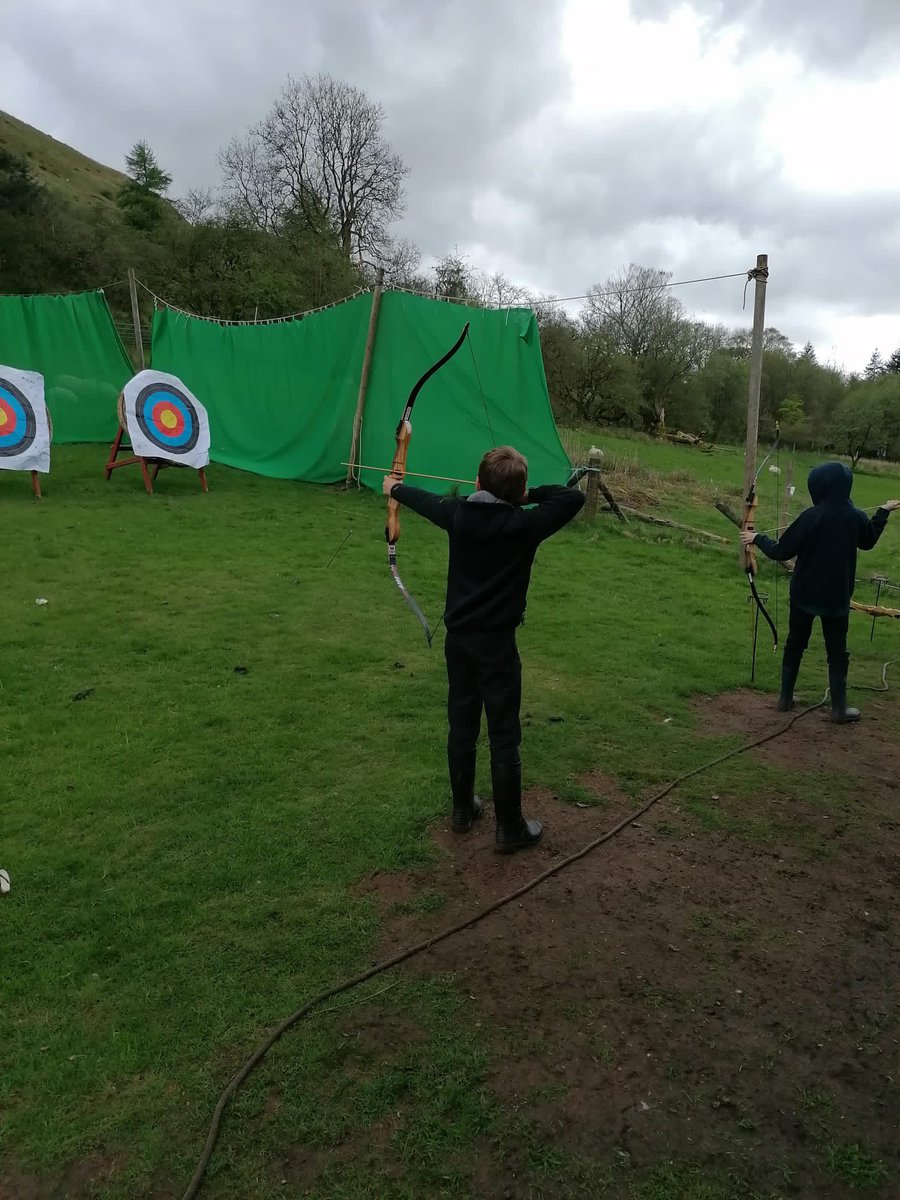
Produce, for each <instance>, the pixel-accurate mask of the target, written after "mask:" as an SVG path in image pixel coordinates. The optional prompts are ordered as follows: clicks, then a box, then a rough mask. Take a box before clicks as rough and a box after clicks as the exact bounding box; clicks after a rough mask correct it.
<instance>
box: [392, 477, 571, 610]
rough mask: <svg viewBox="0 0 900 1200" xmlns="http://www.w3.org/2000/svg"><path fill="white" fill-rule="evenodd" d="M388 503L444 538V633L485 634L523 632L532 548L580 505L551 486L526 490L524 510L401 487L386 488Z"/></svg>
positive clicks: (565, 490)
mask: <svg viewBox="0 0 900 1200" xmlns="http://www.w3.org/2000/svg"><path fill="white" fill-rule="evenodd" d="M391 496H392V497H393V499H395V500H399V501H400V503H401V504H405V505H406V506H407V507H408V508H411V509H412V510H413V511H414V512H417V513H419V515H420V516H423V517H427V519H428V520H429V521H432V522H433V523H434V524H435V525H439V526H440V527H441V529H445V530H446V531H447V535H448V539H449V542H450V566H449V570H448V572H447V602H446V609H445V611H444V623H445V625H446V626H447V631H448V632H449V633H490V632H493V631H500V630H508V629H514V628H515V627H516V626H517V625H521V624H522V621H523V619H524V616H525V600H526V594H527V592H528V584H529V581H530V579H531V565H532V563H533V562H534V556H535V554H536V553H537V548H538V546H539V545H540V544H541V542H542V541H544V539H545V538H548V537H550V535H551V534H554V533H556V532H557V530H559V529H562V527H563V525H565V524H567V523H568V522H569V521H571V520H572V518H573V517H574V516H575V515H576V513H578V512H579V510H580V509H581V507H582V505H583V504H584V495H583V494H582V493H581V492H579V491H578V490H577V489H576V488H568V487H560V486H556V485H552V484H551V485H548V486H546V487H536V488H531V489H530V491H529V493H528V505H529V507H525V506H522V505H516V504H507V503H506V502H505V501H503V500H497V499H496V497H494V496H489V495H488V494H487V493H476V496H475V497H470V498H469V499H467V500H461V499H451V498H447V497H443V496H434V495H432V493H431V492H425V491H422V489H421V488H416V487H410V486H408V485H407V484H405V483H399V484H397V485H396V487H394V488H392V489H391ZM482 497H483V498H482Z"/></svg>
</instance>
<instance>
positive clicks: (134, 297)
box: [128, 267, 144, 371]
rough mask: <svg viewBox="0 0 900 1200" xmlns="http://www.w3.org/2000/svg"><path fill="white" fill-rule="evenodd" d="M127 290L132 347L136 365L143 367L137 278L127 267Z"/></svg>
mask: <svg viewBox="0 0 900 1200" xmlns="http://www.w3.org/2000/svg"><path fill="white" fill-rule="evenodd" d="M128 290H129V292H130V293H131V319H132V321H133V322H134V348H135V350H136V351H137V356H138V366H139V367H140V369H141V370H142V371H143V369H144V335H143V334H142V333H141V309H140V306H139V304H138V294H137V280H136V279H135V277H134V271H133V270H132V269H131V267H129V268H128Z"/></svg>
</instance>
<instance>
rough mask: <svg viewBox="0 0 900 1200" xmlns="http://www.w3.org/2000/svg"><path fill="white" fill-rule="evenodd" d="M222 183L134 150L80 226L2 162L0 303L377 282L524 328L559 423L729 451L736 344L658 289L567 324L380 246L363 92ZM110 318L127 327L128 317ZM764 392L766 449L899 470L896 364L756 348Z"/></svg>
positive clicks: (398, 188)
mask: <svg viewBox="0 0 900 1200" xmlns="http://www.w3.org/2000/svg"><path fill="white" fill-rule="evenodd" d="M219 163H220V167H221V171H222V178H221V182H220V185H219V187H218V189H217V190H216V191H213V190H211V189H206V190H194V191H191V192H189V193H187V195H185V196H183V197H180V198H178V199H171V198H170V197H169V195H168V192H169V188H170V186H171V182H172V180H171V176H170V175H169V174H168V173H167V172H166V171H165V170H164V168H163V167H162V166H161V165H160V164H159V163H158V161H157V159H156V157H155V155H154V153H153V151H152V149H151V148H150V147H149V146H148V145H147V144H146V143H145V142H142V141H140V142H138V143H137V144H136V145H135V146H134V148H133V149H132V151H131V153H130V154H129V155H128V156H127V158H126V163H125V165H126V169H127V172H128V175H127V178H126V180H125V182H124V183H123V184H122V185H121V187H120V188H119V190H118V192H117V193H116V194H115V196H114V197H112V199H113V200H114V202H115V203H114V204H111V203H106V204H101V203H99V202H97V203H95V204H93V205H92V206H84V205H81V206H79V205H78V204H77V203H76V202H75V201H73V200H69V199H65V198H63V197H61V196H58V195H56V194H53V193H50V192H49V191H47V190H46V189H45V188H43V187H41V186H40V184H38V182H37V181H36V180H35V178H34V176H33V174H32V171H31V168H30V164H29V163H28V162H27V160H24V159H19V158H17V157H16V156H14V155H12V154H10V153H9V152H8V151H5V150H3V149H0V290H2V291H5V292H42V291H65V290H78V289H81V288H90V287H95V286H97V285H98V283H99V284H103V283H105V282H107V281H110V280H113V279H121V278H123V277H124V276H125V274H126V273H127V269H128V268H129V267H133V268H134V269H135V271H136V272H137V273H138V275H139V276H140V277H141V278H142V279H144V280H145V281H146V282H147V283H148V285H149V286H150V287H152V288H153V289H154V290H155V291H158V292H159V293H160V294H161V295H163V296H165V297H166V299H168V300H171V301H172V303H174V304H176V305H179V306H181V307H184V308H186V309H190V310H192V311H196V312H199V313H202V314H206V315H211V316H218V317H222V318H228V319H232V320H252V319H254V318H256V319H266V318H268V317H275V316H281V315H283V314H285V313H289V312H298V311H302V310H304V309H308V308H314V307H318V306H320V305H324V304H328V303H330V302H331V301H333V300H337V299H340V298H341V297H343V296H346V295H348V294H350V293H351V292H352V291H354V290H355V289H356V288H357V287H360V286H365V285H367V284H371V282H372V280H373V278H374V272H375V269H376V266H380V267H381V268H382V269H383V270H384V272H385V278H386V282H387V284H388V285H390V286H397V287H406V288H410V289H412V290H414V291H418V292H422V293H424V294H426V295H430V296H434V297H437V298H442V299H452V300H457V301H460V302H464V303H473V304H482V305H488V306H499V307H506V306H520V305H524V306H528V307H531V308H533V309H534V311H535V312H536V314H537V319H538V325H539V328H540V334H541V346H542V350H543V356H544V365H545V370H546V374H547V384H548V388H549V391H550V397H551V401H552V403H553V408H554V411H555V413H556V415H557V417H558V418H559V419H561V420H565V421H569V422H578V423H584V424H590V425H597V424H607V425H618V426H623V427H631V428H637V429H642V430H645V431H647V432H650V433H655V432H660V431H662V430H664V429H667V428H668V429H676V428H677V429H681V430H684V431H687V432H691V433H696V434H700V435H701V436H703V437H704V438H705V439H706V440H708V441H712V442H727V441H733V442H739V441H740V440H741V439H742V437H743V432H744V422H745V414H746V399H747V386H748V371H749V351H750V334H749V330H747V329H729V328H727V327H725V326H724V325H718V324H711V323H709V322H705V321H699V320H696V319H694V318H692V317H691V316H690V315H689V314H688V313H687V311H686V310H685V308H684V306H683V304H682V302H681V299H680V298H679V296H678V294H676V291H675V289H674V288H673V287H672V286H671V284H672V280H671V277H670V276H669V275H668V274H667V273H665V272H663V271H660V270H658V269H656V268H653V267H648V266H642V265H637V264H631V265H629V266H628V267H627V268H625V269H623V270H621V271H620V272H618V273H617V274H615V275H612V276H611V277H610V278H608V279H606V280H605V281H603V282H602V283H597V284H594V285H593V286H591V287H589V288H588V289H587V295H586V298H585V299H584V302H583V304H582V307H581V309H580V311H579V312H578V313H577V314H576V315H572V314H571V313H569V312H567V311H565V310H564V309H562V307H561V305H560V304H559V303H558V302H557V301H556V300H555V298H554V297H553V296H546V295H535V294H533V293H531V292H529V291H528V290H527V289H525V288H522V287H520V286H518V285H516V284H515V283H514V282H512V281H510V280H509V279H507V278H506V277H505V276H503V275H502V274H498V273H494V274H486V273H484V272H482V271H479V270H477V269H476V268H474V267H472V266H470V264H469V263H468V262H467V261H466V259H465V258H464V257H463V256H461V255H459V254H457V253H448V254H446V255H445V256H444V257H443V258H442V259H440V260H439V261H438V262H437V263H436V264H435V265H434V266H433V267H430V268H429V269H423V268H422V267H421V256H420V253H419V251H418V249H417V248H416V247H415V246H414V245H412V244H411V243H409V242H408V241H406V240H404V239H402V238H396V237H395V236H394V235H393V234H392V229H393V228H394V227H395V226H396V224H397V222H398V220H399V219H400V218H401V217H402V215H403V212H404V203H405V198H404V190H403V184H404V179H405V178H406V176H407V174H408V168H407V166H406V165H405V164H404V163H403V161H402V159H401V158H400V156H399V155H398V154H396V153H395V151H394V150H393V148H392V147H391V145H390V143H389V142H388V140H387V137H386V133H385V114H384V110H383V109H382V107H381V106H380V105H379V104H377V103H374V102H373V101H372V100H371V99H370V98H369V97H367V96H366V95H365V94H364V93H363V92H361V91H360V90H359V89H357V88H355V87H353V86H351V85H349V84H347V83H343V82H340V81H337V80H334V79H332V78H331V77H329V76H326V75H321V76H317V77H314V78H309V77H305V78H303V79H300V80H294V79H289V80H288V81H287V83H286V84H285V86H284V87H283V88H282V90H281V92H280V94H279V96H278V97H277V99H276V101H275V103H274V104H273V105H272V107H271V108H270V110H269V111H268V112H267V113H266V114H265V115H264V116H263V118H262V119H261V120H260V121H259V122H258V123H257V124H255V125H254V126H253V127H252V128H251V129H250V130H249V131H248V132H247V134H246V135H245V136H244V137H241V138H234V139H232V140H231V141H230V142H229V143H228V145H226V146H225V147H223V149H222V150H221V152H220V155H219ZM109 298H110V301H111V303H112V304H113V305H114V306H115V305H119V306H120V310H121V315H122V316H123V318H124V317H125V315H126V311H127V308H126V301H125V298H124V297H121V298H119V299H117V298H115V295H114V294H110V297H109ZM762 378H763V382H762V396H761V404H760V412H761V423H762V431H763V433H764V435H768V434H769V433H772V432H774V428H775V425H776V423H777V424H778V425H779V426H780V428H781V432H782V436H783V437H784V438H785V439H787V440H790V441H792V442H794V443H796V444H797V445H799V446H804V447H811V448H816V449H822V450H832V451H837V452H840V453H843V454H847V455H849V456H850V457H851V459H852V460H853V461H854V463H855V462H857V461H858V460H859V458H860V457H861V456H863V455H867V456H868V455H875V456H882V457H891V458H895V459H900V349H898V350H896V351H894V353H893V354H891V356H890V357H889V358H887V359H886V360H885V359H883V358H882V357H881V355H880V353H879V352H878V351H876V352H875V353H874V354H873V355H872V359H871V360H870V362H869V364H868V366H867V368H866V370H865V372H864V373H863V374H862V375H860V376H857V375H848V374H846V373H844V372H843V371H841V370H840V369H839V368H838V367H836V366H834V365H833V364H828V363H820V362H819V361H818V360H817V358H816V354H815V351H814V349H813V347H812V346H811V345H809V344H808V345H806V346H805V347H803V349H802V350H798V349H797V348H796V347H795V346H794V345H793V343H792V342H791V341H790V339H789V338H788V337H786V336H785V335H784V334H783V333H781V332H780V331H779V330H777V329H774V328H770V329H767V330H766V333H765V345H764V367H763V377H762Z"/></svg>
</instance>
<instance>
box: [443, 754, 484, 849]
mask: <svg viewBox="0 0 900 1200" xmlns="http://www.w3.org/2000/svg"><path fill="white" fill-rule="evenodd" d="M447 761H448V765H449V767H450V791H451V793H452V795H453V814H452V816H451V818H450V827H451V828H452V830H453V832H454V833H468V832H469V830H470V829H471V828H472V824H473V822H474V821H476V820H477V819H478V817H480V816H481V814H482V813H483V812H484V801H483V800H482V799H481V797H480V796H476V795H475V749H474V747H473V748H472V749H471V750H469V749H466V750H463V751H460V750H454V751H452V752H451V751H448V754H447Z"/></svg>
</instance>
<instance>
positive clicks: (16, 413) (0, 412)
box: [0, 377, 37, 458]
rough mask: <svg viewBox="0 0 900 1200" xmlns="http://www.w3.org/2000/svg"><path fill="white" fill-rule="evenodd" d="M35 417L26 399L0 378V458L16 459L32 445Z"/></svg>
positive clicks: (16, 389) (15, 388)
mask: <svg viewBox="0 0 900 1200" xmlns="http://www.w3.org/2000/svg"><path fill="white" fill-rule="evenodd" d="M36 437H37V415H36V414H35V411H34V406H33V404H32V403H31V401H30V400H29V399H28V397H27V396H26V395H25V394H24V393H23V392H22V391H21V390H20V389H19V388H17V387H16V385H15V384H14V383H11V382H10V381H9V380H8V379H4V378H2V377H0V457H2V458H18V456H19V455H20V454H25V452H26V451H28V450H30V449H31V447H32V446H33V445H34V439H35V438H36Z"/></svg>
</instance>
